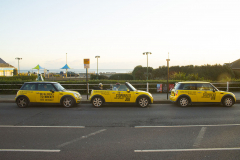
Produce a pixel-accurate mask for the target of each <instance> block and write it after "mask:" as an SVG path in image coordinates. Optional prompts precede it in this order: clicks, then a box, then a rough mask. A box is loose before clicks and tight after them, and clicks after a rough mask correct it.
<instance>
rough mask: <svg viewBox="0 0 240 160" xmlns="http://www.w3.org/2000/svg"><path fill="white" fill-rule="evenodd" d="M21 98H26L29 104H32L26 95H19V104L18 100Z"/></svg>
mask: <svg viewBox="0 0 240 160" xmlns="http://www.w3.org/2000/svg"><path fill="white" fill-rule="evenodd" d="M20 97H24V98H26V99H27V100H28V102H29V103H30V99H29V98H28V97H27V96H25V95H19V96H17V98H16V101H15V102H17V99H18V98H20Z"/></svg>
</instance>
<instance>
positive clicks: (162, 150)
mask: <svg viewBox="0 0 240 160" xmlns="http://www.w3.org/2000/svg"><path fill="white" fill-rule="evenodd" d="M230 150H231V151H232V150H240V147H236V148H196V149H156V150H134V152H191V151H230Z"/></svg>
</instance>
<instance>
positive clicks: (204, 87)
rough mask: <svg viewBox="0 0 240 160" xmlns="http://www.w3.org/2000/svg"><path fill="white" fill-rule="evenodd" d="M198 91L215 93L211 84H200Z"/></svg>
mask: <svg viewBox="0 0 240 160" xmlns="http://www.w3.org/2000/svg"><path fill="white" fill-rule="evenodd" d="M197 90H205V91H213V86H212V85H210V84H209V83H199V84H197Z"/></svg>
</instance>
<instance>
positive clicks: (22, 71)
mask: <svg viewBox="0 0 240 160" xmlns="http://www.w3.org/2000/svg"><path fill="white" fill-rule="evenodd" d="M47 71H48V72H49V73H60V72H61V71H62V72H66V69H47ZM132 71H133V69H98V73H107V72H110V73H131V72H132ZM28 72H30V73H33V72H37V69H29V70H26V69H23V70H20V73H28ZM39 72H40V73H44V69H40V70H39ZM68 72H75V73H86V69H68ZM88 73H97V69H88Z"/></svg>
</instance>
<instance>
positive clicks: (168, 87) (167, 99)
mask: <svg viewBox="0 0 240 160" xmlns="http://www.w3.org/2000/svg"><path fill="white" fill-rule="evenodd" d="M166 61H167V100H168V92H169V84H168V79H169V61H170V59H169V52H168V59H166Z"/></svg>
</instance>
